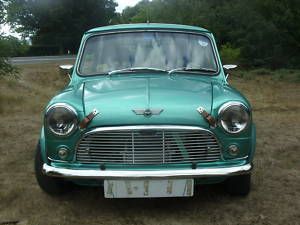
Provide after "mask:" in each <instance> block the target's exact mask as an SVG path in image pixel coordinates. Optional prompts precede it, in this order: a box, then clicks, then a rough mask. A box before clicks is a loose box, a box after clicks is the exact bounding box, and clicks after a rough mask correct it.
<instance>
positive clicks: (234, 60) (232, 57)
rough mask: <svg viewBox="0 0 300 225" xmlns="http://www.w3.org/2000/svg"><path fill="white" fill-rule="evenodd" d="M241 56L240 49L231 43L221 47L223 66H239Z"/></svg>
mask: <svg viewBox="0 0 300 225" xmlns="http://www.w3.org/2000/svg"><path fill="white" fill-rule="evenodd" d="M240 54H241V50H240V48H234V47H233V46H232V45H231V44H229V43H226V44H225V45H222V46H221V50H220V55H221V59H222V62H223V64H238V62H239V59H240Z"/></svg>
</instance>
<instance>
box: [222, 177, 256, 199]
mask: <svg viewBox="0 0 300 225" xmlns="http://www.w3.org/2000/svg"><path fill="white" fill-rule="evenodd" d="M250 187H251V174H245V175H239V176H233V177H229V178H228V179H227V180H226V181H225V189H226V191H227V193H229V194H230V195H235V196H246V195H248V194H249V192H250Z"/></svg>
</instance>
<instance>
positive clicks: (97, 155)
mask: <svg viewBox="0 0 300 225" xmlns="http://www.w3.org/2000/svg"><path fill="white" fill-rule="evenodd" d="M220 158H221V150H220V146H219V144H218V141H217V140H216V138H215V136H214V135H213V134H212V133H211V132H209V131H207V130H204V129H201V128H198V127H189V126H179V127H178V126H140V127H139V126H134V127H110V128H98V129H95V130H93V131H91V132H88V133H86V134H85V135H84V136H83V138H82V139H81V140H80V142H79V143H78V146H77V149H76V161H78V162H80V163H100V164H101V163H119V164H169V163H193V162H197V163H201V162H215V161H218V160H220Z"/></svg>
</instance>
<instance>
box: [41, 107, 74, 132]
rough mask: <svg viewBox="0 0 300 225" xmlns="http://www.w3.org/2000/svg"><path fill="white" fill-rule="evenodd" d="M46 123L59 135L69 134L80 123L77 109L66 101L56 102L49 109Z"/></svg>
mask: <svg viewBox="0 0 300 225" xmlns="http://www.w3.org/2000/svg"><path fill="white" fill-rule="evenodd" d="M45 125H46V127H47V128H48V129H49V130H50V131H51V132H52V133H53V134H55V135H57V136H68V135H70V134H71V133H73V132H74V131H75V130H76V128H77V125H78V118H77V113H76V110H75V109H74V108H73V107H71V106H70V105H68V104H65V103H57V104H54V105H52V106H50V107H49V108H48V109H47V112H46V115H45Z"/></svg>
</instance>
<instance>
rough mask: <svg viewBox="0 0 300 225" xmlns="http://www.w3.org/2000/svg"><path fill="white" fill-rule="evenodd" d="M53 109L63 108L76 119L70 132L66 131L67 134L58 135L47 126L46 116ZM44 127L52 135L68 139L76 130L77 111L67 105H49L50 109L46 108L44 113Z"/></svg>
mask: <svg viewBox="0 0 300 225" xmlns="http://www.w3.org/2000/svg"><path fill="white" fill-rule="evenodd" d="M55 108H64V109H66V110H68V111H69V112H70V113H72V114H73V116H74V117H75V118H76V123H75V124H74V126H73V127H72V129H71V130H70V131H68V132H67V133H58V132H56V131H55V130H53V128H52V127H51V126H49V125H48V124H47V115H48V114H49V112H50V111H51V110H53V109H55ZM45 127H46V128H47V129H48V130H49V131H50V132H51V133H52V134H54V135H56V136H59V137H68V136H70V135H71V134H73V133H74V132H75V130H76V129H77V128H78V114H77V111H76V110H75V109H74V108H73V107H72V106H70V105H69V104H67V103H55V104H53V105H51V106H50V107H48V109H47V110H46V113H45Z"/></svg>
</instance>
